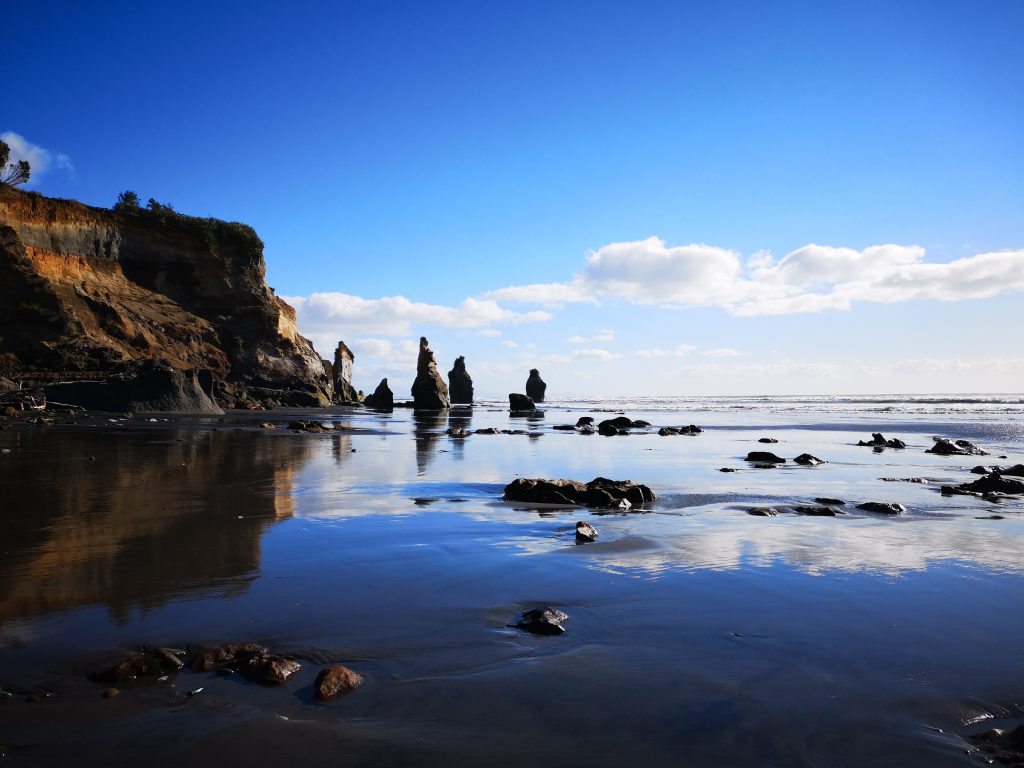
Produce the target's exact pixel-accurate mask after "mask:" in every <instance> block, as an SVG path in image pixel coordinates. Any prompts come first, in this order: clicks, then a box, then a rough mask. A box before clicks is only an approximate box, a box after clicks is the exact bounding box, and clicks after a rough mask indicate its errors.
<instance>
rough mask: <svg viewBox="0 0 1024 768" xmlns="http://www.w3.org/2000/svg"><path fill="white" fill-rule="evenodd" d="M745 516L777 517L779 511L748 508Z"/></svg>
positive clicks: (772, 508) (771, 508)
mask: <svg viewBox="0 0 1024 768" xmlns="http://www.w3.org/2000/svg"><path fill="white" fill-rule="evenodd" d="M747 514H748V515H754V516H755V517H778V516H779V510H777V509H776V508H775V507H750V508H749V509H748V510H747Z"/></svg>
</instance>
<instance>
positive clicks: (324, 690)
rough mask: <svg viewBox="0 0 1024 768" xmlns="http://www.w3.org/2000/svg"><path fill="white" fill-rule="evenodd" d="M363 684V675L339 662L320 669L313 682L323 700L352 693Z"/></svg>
mask: <svg viewBox="0 0 1024 768" xmlns="http://www.w3.org/2000/svg"><path fill="white" fill-rule="evenodd" d="M362 684H363V678H362V675H360V674H359V673H357V672H354V671H352V670H351V669H349V668H348V667H345V666H342V665H340V664H339V665H338V666H336V667H328V668H327V669H322V670H320V674H319V675H317V676H316V682H315V683H313V691H314V693H315V695H316V697H317V698H318V699H320V700H321V701H330V700H331V699H336V698H338V697H339V696H344V695H345V694H347V693H351V692H352V691H354V690H355V689H356V688H358V687H359V686H361V685H362Z"/></svg>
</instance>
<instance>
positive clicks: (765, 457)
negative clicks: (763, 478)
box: [747, 451, 786, 464]
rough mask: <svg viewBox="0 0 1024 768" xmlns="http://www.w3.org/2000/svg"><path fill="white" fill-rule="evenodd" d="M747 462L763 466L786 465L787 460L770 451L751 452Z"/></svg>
mask: <svg viewBox="0 0 1024 768" xmlns="http://www.w3.org/2000/svg"><path fill="white" fill-rule="evenodd" d="M747 461H756V462H758V463H761V464H785V463H786V460H785V459H783V458H780V457H779V456H776V455H775V454H774V453H769V452H768V451H751V452H750V453H748V454H747Z"/></svg>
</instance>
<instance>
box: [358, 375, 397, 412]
mask: <svg viewBox="0 0 1024 768" xmlns="http://www.w3.org/2000/svg"><path fill="white" fill-rule="evenodd" d="M363 405H365V406H366V407H367V408H375V409H376V410H378V411H390V410H393V409H394V407H395V395H394V393H393V392H392V391H391V387H389V386H388V380H387V379H386V378H384V379H381V380H380V384H378V385H377V388H376V389H375V390H373V392H372V393H371V394H369V395H367V396H366V397H365V398H364V399H363Z"/></svg>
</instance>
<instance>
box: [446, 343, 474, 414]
mask: <svg viewBox="0 0 1024 768" xmlns="http://www.w3.org/2000/svg"><path fill="white" fill-rule="evenodd" d="M448 394H449V395H450V396H451V400H452V402H453V403H460V404H469V405H471V404H472V403H473V379H472V378H470V375H469V371H467V370H466V358H465V357H463V356H462V355H459V356H458V357H456V358H455V364H454V365H453V366H452V369H451V370H450V371H448Z"/></svg>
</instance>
